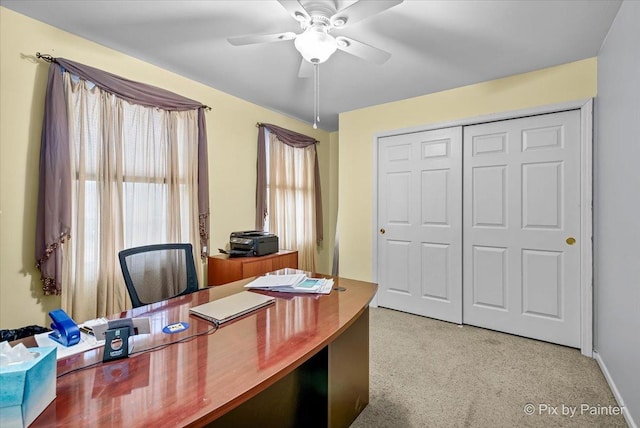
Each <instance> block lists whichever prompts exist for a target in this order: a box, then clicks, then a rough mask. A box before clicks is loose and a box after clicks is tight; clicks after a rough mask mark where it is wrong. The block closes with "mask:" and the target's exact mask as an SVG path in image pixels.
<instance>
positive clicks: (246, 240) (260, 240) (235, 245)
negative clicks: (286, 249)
mask: <svg viewBox="0 0 640 428" xmlns="http://www.w3.org/2000/svg"><path fill="white" fill-rule="evenodd" d="M229 248H230V250H231V251H229V254H230V255H231V256H236V257H238V256H266V255H267V254H273V253H277V252H278V237H277V236H276V235H274V234H271V233H268V232H261V231H259V230H246V231H243V232H231V236H230V237H229Z"/></svg>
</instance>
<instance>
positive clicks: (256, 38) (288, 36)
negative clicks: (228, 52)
mask: <svg viewBox="0 0 640 428" xmlns="http://www.w3.org/2000/svg"><path fill="white" fill-rule="evenodd" d="M295 38H296V33H292V32H286V33H277V34H253V35H249V36H238V37H229V38H227V41H228V42H229V43H231V44H232V45H234V46H241V45H253V44H256V43H269V42H280V41H282V40H293V39H295Z"/></svg>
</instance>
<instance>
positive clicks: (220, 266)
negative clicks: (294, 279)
mask: <svg viewBox="0 0 640 428" xmlns="http://www.w3.org/2000/svg"><path fill="white" fill-rule="evenodd" d="M283 268H292V269H297V268H298V252H297V251H290V250H281V251H278V252H277V253H274V254H269V255H266V256H260V257H229V256H228V255H227V254H218V255H215V256H211V257H209V260H208V266H207V274H208V275H207V279H208V281H207V282H208V285H222V284H226V283H229V282H233V281H237V280H239V279H244V278H250V277H252V276H259V275H264V274H265V273H267V272H271V271H274V270H278V269H283Z"/></svg>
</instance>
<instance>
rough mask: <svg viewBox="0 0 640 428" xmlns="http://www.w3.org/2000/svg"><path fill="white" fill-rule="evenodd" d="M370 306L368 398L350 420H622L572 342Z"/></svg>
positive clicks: (360, 423)
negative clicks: (542, 339) (554, 342)
mask: <svg viewBox="0 0 640 428" xmlns="http://www.w3.org/2000/svg"><path fill="white" fill-rule="evenodd" d="M370 314H371V315H370V316H371V321H370V322H371V326H370V347H371V354H370V360H371V362H370V371H371V378H370V395H369V405H368V406H367V407H366V408H365V409H364V411H363V412H362V413H361V414H360V416H359V417H358V418H357V419H356V420H355V422H354V423H353V424H352V428H360V427H367V428H368V427H394V428H407V427H420V428H422V427H492V428H493V427H581V428H582V427H626V426H627V425H626V423H625V420H624V417H623V416H622V415H620V414H617V415H613V416H611V415H607V414H606V413H607V412H608V413H613V412H616V411H619V409H618V408H617V407H615V406H617V404H616V401H615V399H614V398H613V394H612V393H611V390H610V389H609V386H608V385H607V382H606V380H605V379H604V376H603V375H602V372H601V371H600V368H599V367H598V364H597V363H596V361H595V360H593V359H591V358H587V357H584V356H582V355H581V354H580V351H579V350H577V349H573V348H567V347H563V346H558V345H552V344H549V343H546V342H540V341H536V340H531V339H525V338H522V337H518V336H512V335H508V334H503V333H498V332H494V331H490V330H484V329H481V328H476V327H471V326H464V327H459V326H457V325H455V324H451V323H447V322H442V321H436V320H433V319H430V318H425V317H419V316H415V315H410V314H406V313H403V312H398V311H393V310H389V309H382V308H371V310H370ZM527 404H531V405H533V407H531V406H529V407H527V409H526V410H528V411H532V412H533V415H527V414H526V413H525V406H526V405H527ZM563 406H564V407H563ZM581 406H582V407H581ZM610 406H614V407H610ZM554 410H555V412H557V414H554ZM572 410H575V414H574V415H573V417H571V416H570V415H569V414H566V415H564V416H563V415H562V413H563V411H564V412H565V413H570V412H571V411H572ZM594 413H595V414H594Z"/></svg>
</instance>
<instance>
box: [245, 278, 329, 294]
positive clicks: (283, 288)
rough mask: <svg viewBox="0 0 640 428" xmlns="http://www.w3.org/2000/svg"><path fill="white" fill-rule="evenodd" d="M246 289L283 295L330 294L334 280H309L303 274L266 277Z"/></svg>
mask: <svg viewBox="0 0 640 428" xmlns="http://www.w3.org/2000/svg"><path fill="white" fill-rule="evenodd" d="M245 287H246V288H256V289H260V290H269V291H280V292H283V293H316V294H329V293H331V289H332V288H333V279H331V278H308V277H307V276H306V275H305V274H302V273H301V274H294V275H265V276H260V277H258V278H256V279H254V280H253V281H251V282H250V283H248V284H247V285H245Z"/></svg>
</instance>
